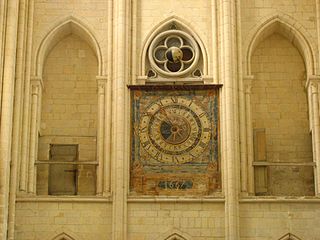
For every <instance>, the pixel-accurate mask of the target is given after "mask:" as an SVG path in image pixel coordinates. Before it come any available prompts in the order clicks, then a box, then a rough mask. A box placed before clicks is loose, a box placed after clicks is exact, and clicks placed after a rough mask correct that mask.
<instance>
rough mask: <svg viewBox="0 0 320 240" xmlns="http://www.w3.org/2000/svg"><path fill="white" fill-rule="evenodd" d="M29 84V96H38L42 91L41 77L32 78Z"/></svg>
mask: <svg viewBox="0 0 320 240" xmlns="http://www.w3.org/2000/svg"><path fill="white" fill-rule="evenodd" d="M30 84H31V94H32V95H39V92H40V90H42V89H43V81H42V78H41V77H38V76H32V77H31V79H30Z"/></svg>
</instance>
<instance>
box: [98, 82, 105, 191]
mask: <svg viewBox="0 0 320 240" xmlns="http://www.w3.org/2000/svg"><path fill="white" fill-rule="evenodd" d="M106 82H107V78H106V77H105V76H97V87H98V126H97V160H98V163H99V165H98V167H97V195H102V194H103V190H104V163H105V160H104V156H105V154H104V136H105V134H104V131H105V125H104V118H105V89H106Z"/></svg>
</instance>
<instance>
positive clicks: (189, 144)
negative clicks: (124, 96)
mask: <svg viewBox="0 0 320 240" xmlns="http://www.w3.org/2000/svg"><path fill="white" fill-rule="evenodd" d="M129 88H130V90H131V160H130V161H131V163H130V191H131V194H132V195H169V196H174V195H209V194H212V193H214V192H219V191H220V189H221V179H220V154H219V96H218V92H219V86H218V85H190V86H185V85H184V86H182V85H181V86H129Z"/></svg>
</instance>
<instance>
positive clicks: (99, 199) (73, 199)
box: [16, 196, 112, 203]
mask: <svg viewBox="0 0 320 240" xmlns="http://www.w3.org/2000/svg"><path fill="white" fill-rule="evenodd" d="M16 202H70V203H86V202H88V203H108V202H112V201H111V197H110V196H105V197H104V196H28V197H27V196H26V197H21V196H20V197H17V199H16Z"/></svg>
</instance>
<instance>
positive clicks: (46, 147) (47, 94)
mask: <svg viewBox="0 0 320 240" xmlns="http://www.w3.org/2000/svg"><path fill="white" fill-rule="evenodd" d="M34 62H35V65H34V76H33V77H31V82H30V88H31V90H32V92H31V103H30V113H31V121H30V126H29V127H30V145H29V152H30V154H29V159H28V162H27V164H22V166H21V176H26V177H25V178H23V177H22V180H21V183H22V185H26V186H27V187H26V188H27V191H28V192H30V193H37V194H39V195H48V194H49V195H50V194H51V195H60V194H63V195H95V194H99V195H100V194H103V193H104V192H105V191H106V188H105V187H106V185H107V184H108V183H104V182H103V177H104V159H105V156H104V153H105V152H104V149H103V144H104V141H105V134H104V131H105V128H104V125H105V121H104V119H105V104H106V103H105V101H106V98H105V94H106V93H105V88H106V83H107V81H106V77H105V76H103V75H102V73H103V66H102V62H103V61H102V54H101V48H100V46H99V44H98V42H97V40H96V38H95V36H94V35H93V33H92V31H91V30H90V28H89V27H88V26H86V25H85V24H83V23H82V22H81V21H80V20H78V19H76V18H74V17H68V18H67V19H64V20H63V21H61V22H59V23H58V24H57V25H55V27H53V28H52V29H51V30H50V31H49V32H48V34H46V36H45V37H44V39H43V40H42V42H41V43H40V45H39V48H38V50H37V52H36V55H35V61H34ZM54 149H55V150H54ZM59 149H60V150H59ZM62 149H64V150H62ZM72 149H73V150H72ZM65 150H66V151H67V152H72V154H73V156H72V158H71V160H70V159H67V158H68V157H67V158H66V156H67V155H68V154H69V153H67V152H66V153H65V155H66V156H64V155H63V156H60V155H59V154H60V153H58V152H61V151H65ZM53 151H55V152H57V154H58V155H59V156H58V155H57V156H58V157H57V158H59V159H55V160H54V159H53V158H52V156H53V155H52V154H53ZM52 161H59V162H61V165H60V164H57V163H54V164H53V163H52ZM66 161H67V162H69V161H71V162H72V163H68V164H66V163H65V162H66ZM66 166H68V167H67V168H68V169H65V168H66ZM69 168H70V169H69ZM59 169H60V170H59ZM109 169H110V168H109ZM59 171H62V172H69V173H70V174H74V176H64V177H63V176H62V177H61V182H60V183H58V182H53V181H51V179H56V178H54V174H58V175H60V176H61V174H62V173H59ZM67 179H69V180H70V179H74V180H72V181H73V182H72V183H71V185H73V186H71V185H70V186H69V187H68V188H70V189H68V190H66V189H64V188H65V187H64V186H66V185H67V184H63V182H65V181H69V180H67ZM70 181H71V180H70ZM59 186H60V187H61V188H63V189H62V190H61V189H60V190H59V189H58V191H56V190H53V189H57V188H60V187H59Z"/></svg>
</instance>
